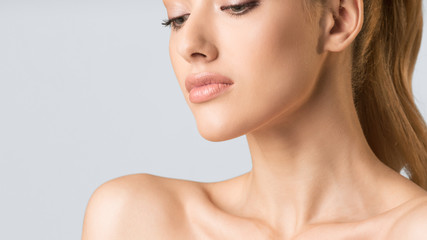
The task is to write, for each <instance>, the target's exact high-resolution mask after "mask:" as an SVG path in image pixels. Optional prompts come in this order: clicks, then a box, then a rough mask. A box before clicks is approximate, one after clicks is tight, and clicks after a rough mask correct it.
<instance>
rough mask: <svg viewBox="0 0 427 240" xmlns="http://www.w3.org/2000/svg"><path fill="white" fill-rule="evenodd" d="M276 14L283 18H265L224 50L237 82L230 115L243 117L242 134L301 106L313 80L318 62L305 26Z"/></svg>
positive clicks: (291, 17) (297, 19) (296, 18)
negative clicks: (232, 113)
mask: <svg viewBox="0 0 427 240" xmlns="http://www.w3.org/2000/svg"><path fill="white" fill-rule="evenodd" d="M272 11H273V10H272ZM276 16H287V17H280V18H273V17H271V18H264V19H263V20H262V21H258V22H257V23H255V24H253V25H251V26H250V28H246V29H244V30H245V31H242V32H240V33H239V34H237V36H241V37H239V38H235V39H234V40H233V41H229V42H228V47H225V48H226V49H227V58H228V60H227V62H228V63H230V65H232V66H233V69H234V72H233V74H232V76H235V77H236V78H237V80H238V81H239V86H238V89H237V91H236V97H235V104H233V105H232V106H233V107H235V109H232V110H231V111H233V112H234V113H239V114H235V115H240V116H246V118H245V119H243V120H242V122H240V127H243V128H245V130H244V131H250V130H251V129H254V128H256V127H257V126H259V125H261V124H262V123H264V122H267V121H268V120H270V119H271V118H273V117H275V116H277V115H278V114H281V113H283V112H286V111H287V110H290V109H294V107H296V106H298V105H301V104H302V103H303V102H304V100H306V99H307V98H308V95H309V94H310V92H311V91H312V89H313V88H314V85H315V82H316V76H317V73H318V69H319V60H320V59H319V55H318V54H317V53H316V45H317V40H316V39H315V37H314V34H313V31H310V30H308V29H309V28H310V26H309V25H308V24H307V23H305V21H304V19H302V18H301V17H299V15H295V14H294V15H292V13H291V12H288V13H282V14H279V15H278V14H276ZM233 46H234V47H233ZM233 59H234V60H233Z"/></svg>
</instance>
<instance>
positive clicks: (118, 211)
mask: <svg viewBox="0 0 427 240" xmlns="http://www.w3.org/2000/svg"><path fill="white" fill-rule="evenodd" d="M163 2H164V4H165V7H166V9H167V13H168V17H169V18H175V17H181V16H183V15H186V16H188V18H187V17H184V18H180V19H178V21H176V22H175V23H176V25H174V26H175V27H177V26H178V27H179V29H173V30H172V33H171V37H170V46H169V50H170V57H171V60H172V65H173V68H174V71H175V74H176V77H177V79H178V81H179V84H180V87H181V90H182V92H183V94H184V97H185V99H186V101H187V103H188V105H189V106H190V108H191V110H192V112H193V114H194V117H195V118H196V121H197V127H198V130H199V132H200V134H201V135H202V136H203V137H204V138H206V139H208V140H210V141H224V140H228V139H232V138H235V137H238V136H241V135H244V134H245V135H246V137H247V140H248V144H249V148H250V152H251V157H252V165H253V168H252V170H251V171H250V172H248V173H246V174H243V175H241V176H238V177H236V178H232V179H229V180H226V181H222V182H216V183H200V182H194V181H187V180H178V179H170V178H164V177H159V176H154V175H150V174H138V175H129V176H124V177H120V178H117V179H114V180H111V181H109V182H107V183H105V184H103V185H102V186H100V187H99V188H98V189H97V190H96V191H95V193H94V194H93V195H92V197H91V199H90V201H89V204H88V206H87V210H86V215H85V220H84V226H83V236H82V239H83V240H101V239H102V240H110V239H187V240H188V239H221V240H224V239H281V240H282V239H283V240H285V239H286V240H287V239H293V240H304V239H319V240H322V239H328V240H334V239H376V240H378V239H387V240H390V239H391V240H394V239H406V240H421V239H427V230H426V229H427V192H426V191H425V190H424V189H422V188H420V187H419V186H417V185H416V184H414V183H412V182H411V181H409V180H407V179H406V178H404V177H403V176H401V175H400V174H398V173H396V172H394V171H393V170H391V169H390V168H388V167H387V166H386V165H384V164H383V163H382V162H380V160H379V159H378V158H377V157H376V156H375V154H374V153H373V152H372V150H371V149H370V147H369V145H368V143H367V142H366V139H365V137H364V135H363V131H362V128H361V126H360V123H359V121H358V117H357V113H356V110H355V107H354V104H353V99H352V91H351V54H352V53H351V44H352V43H353V41H354V39H355V37H356V36H357V34H358V33H359V32H360V30H361V27H362V24H363V12H362V9H363V1H362V0H341V1H339V0H327V3H326V4H327V6H328V7H327V8H326V9H324V11H322V12H321V11H320V10H319V12H318V13H320V14H313V16H311V17H310V16H308V15H307V9H305V7H304V5H303V1H302V0H260V1H256V2H258V5H256V6H255V7H253V8H246V9H242V8H233V9H227V10H221V6H228V5H232V4H233V5H235V4H242V3H246V2H250V1H244V0H164V1H163ZM242 12H243V13H242ZM236 13H239V14H240V13H242V14H241V15H239V16H236ZM198 72H216V73H220V74H222V75H224V76H227V77H229V78H230V79H232V80H233V81H234V85H233V86H232V87H231V88H230V89H229V91H227V92H226V93H225V94H222V95H221V96H220V97H218V98H215V99H213V100H210V101H208V102H204V103H199V104H194V103H192V102H190V101H189V99H188V92H187V90H186V89H185V83H184V81H185V78H186V76H188V75H189V74H191V73H198Z"/></svg>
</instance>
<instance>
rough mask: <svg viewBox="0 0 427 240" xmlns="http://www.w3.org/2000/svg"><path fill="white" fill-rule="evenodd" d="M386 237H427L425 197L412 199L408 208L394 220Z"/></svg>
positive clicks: (413, 239)
mask: <svg viewBox="0 0 427 240" xmlns="http://www.w3.org/2000/svg"><path fill="white" fill-rule="evenodd" d="M387 239H391V240H393V239H396V240H397V239H407V240H425V239H427V197H420V198H417V199H414V200H413V203H412V204H411V206H410V208H408V209H407V210H406V211H405V212H404V213H403V214H401V215H400V216H399V217H398V218H397V219H396V220H395V222H394V224H393V226H392V228H391V229H390V233H389V235H388V238H387Z"/></svg>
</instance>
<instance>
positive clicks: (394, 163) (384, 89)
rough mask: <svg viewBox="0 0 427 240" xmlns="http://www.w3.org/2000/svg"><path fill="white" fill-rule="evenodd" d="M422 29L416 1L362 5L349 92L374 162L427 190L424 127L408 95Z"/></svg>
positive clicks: (419, 3)
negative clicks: (351, 91) (380, 162)
mask: <svg viewBox="0 0 427 240" xmlns="http://www.w3.org/2000/svg"><path fill="white" fill-rule="evenodd" d="M308 1H309V2H311V3H308V5H310V4H311V5H313V4H312V3H313V0H308ZM319 1H322V2H324V0H317V1H315V2H317V3H320V2H319ZM422 28H423V17H422V1H421V0H389V1H384V0H364V24H363V27H362V30H361V32H360V33H359V35H358V36H357V38H356V40H355V42H354V43H353V68H352V69H353V70H352V71H353V72H352V88H353V100H354V104H355V106H356V109H357V114H358V117H359V121H360V123H361V125H362V128H363V132H364V134H365V137H366V139H367V141H368V143H369V145H370V147H371V148H372V150H373V151H374V153H375V154H376V156H377V157H378V158H379V159H380V160H381V161H382V162H383V163H384V164H386V165H387V166H389V167H390V168H392V169H393V170H395V171H396V172H400V171H401V170H402V169H403V168H404V171H405V172H406V174H407V175H408V176H409V179H410V180H411V181H413V182H414V183H416V184H417V185H419V186H420V187H422V188H424V189H426V190H427V126H426V123H425V121H424V119H423V117H422V115H421V114H420V112H419V111H418V109H417V107H416V105H415V103H414V96H413V93H412V73H413V71H414V67H415V62H416V60H417V56H418V52H419V48H420V45H421V37H422Z"/></svg>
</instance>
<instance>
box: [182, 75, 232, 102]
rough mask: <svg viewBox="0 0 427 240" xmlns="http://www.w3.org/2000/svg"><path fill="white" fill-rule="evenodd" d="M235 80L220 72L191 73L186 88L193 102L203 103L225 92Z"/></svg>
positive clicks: (186, 81)
mask: <svg viewBox="0 0 427 240" xmlns="http://www.w3.org/2000/svg"><path fill="white" fill-rule="evenodd" d="M233 84H234V82H233V81H232V80H231V79H229V78H227V77H225V76H222V75H220V74H217V73H208V72H202V73H197V74H191V75H189V76H188V77H187V78H186V79H185V88H186V89H187V91H188V93H189V100H190V101H191V102H192V103H202V102H206V101H209V100H212V99H214V98H217V97H218V96H220V95H222V94H223V93H225V92H226V91H227V90H228V89H229V88H230V87H231V86H232V85H233Z"/></svg>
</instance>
